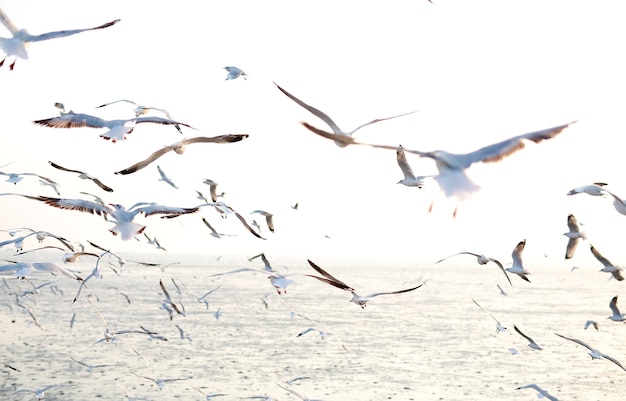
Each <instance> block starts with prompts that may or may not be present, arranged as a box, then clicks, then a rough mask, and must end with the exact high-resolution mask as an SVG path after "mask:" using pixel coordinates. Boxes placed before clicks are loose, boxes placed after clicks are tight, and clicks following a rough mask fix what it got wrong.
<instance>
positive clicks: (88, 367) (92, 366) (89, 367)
mask: <svg viewBox="0 0 626 401" xmlns="http://www.w3.org/2000/svg"><path fill="white" fill-rule="evenodd" d="M70 359H71V360H72V361H74V362H76V363H77V364H79V365H82V366H84V367H85V368H87V373H91V372H93V370H94V369H98V368H106V367H108V366H114V365H90V364H88V363H85V362H82V361H79V360H77V359H74V358H73V357H70Z"/></svg>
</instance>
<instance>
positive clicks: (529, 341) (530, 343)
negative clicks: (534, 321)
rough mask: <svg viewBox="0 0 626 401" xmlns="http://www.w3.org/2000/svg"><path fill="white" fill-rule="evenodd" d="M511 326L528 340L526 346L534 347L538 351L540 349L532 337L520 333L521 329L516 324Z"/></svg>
mask: <svg viewBox="0 0 626 401" xmlns="http://www.w3.org/2000/svg"><path fill="white" fill-rule="evenodd" d="M513 328H514V329H515V331H517V332H518V333H519V335H520V336H522V337H524V338H525V339H527V340H528V346H529V347H530V348H532V349H536V350H539V351H541V350H542V349H543V348H541V347H540V346H539V344H537V343H536V342H535V341H534V340H533V339H532V338H530V337H528V336H527V335H526V334H524V333H522V331H521V330H520V329H518V328H517V326H516V325H513Z"/></svg>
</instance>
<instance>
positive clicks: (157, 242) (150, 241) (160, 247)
mask: <svg viewBox="0 0 626 401" xmlns="http://www.w3.org/2000/svg"><path fill="white" fill-rule="evenodd" d="M143 236H144V237H146V239H147V240H148V244H150V245H154V246H155V247H156V249H160V250H162V251H167V249H165V248H163V247H162V246H161V244H159V241H158V240H157V239H156V237H154V238H152V239H151V238H150V237H148V234H146V232H145V231H144V233H143Z"/></svg>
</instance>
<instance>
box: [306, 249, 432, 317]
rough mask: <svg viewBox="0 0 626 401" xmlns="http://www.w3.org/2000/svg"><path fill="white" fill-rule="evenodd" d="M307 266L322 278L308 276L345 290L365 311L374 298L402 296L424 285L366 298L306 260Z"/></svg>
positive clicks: (376, 293)
mask: <svg viewBox="0 0 626 401" xmlns="http://www.w3.org/2000/svg"><path fill="white" fill-rule="evenodd" d="M307 261H308V262H309V265H311V267H312V268H313V269H314V270H315V271H317V272H318V273H319V274H321V275H322V276H323V277H317V276H310V277H313V278H316V279H318V280H320V281H322V282H324V283H327V284H330V285H332V286H334V287H337V288H339V289H342V290H345V291H349V292H350V293H351V294H352V299H351V300H350V302H354V303H355V304H357V305H359V306H360V307H361V308H363V309H365V306H366V305H367V302H368V301H369V300H370V299H372V298H374V297H377V296H379V295H391V294H402V293H405V292H409V291H413V290H417V289H418V288H420V287H421V286H423V285H424V284H420V285H418V286H415V287H412V288H407V289H404V290H399V291H390V292H375V293H373V294H369V295H366V296H361V295H359V294H357V293H356V291H355V290H354V288H352V287H350V286H349V285H347V284H345V283H344V282H343V281H341V280H338V279H336V278H335V277H333V276H331V275H330V274H329V273H327V272H326V271H325V270H324V269H322V268H321V267H319V266H318V265H316V264H315V263H313V262H312V261H311V260H308V259H307Z"/></svg>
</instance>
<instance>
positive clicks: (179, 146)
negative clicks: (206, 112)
mask: <svg viewBox="0 0 626 401" xmlns="http://www.w3.org/2000/svg"><path fill="white" fill-rule="evenodd" d="M247 137H248V134H228V135H219V136H214V137H204V136H198V137H195V138H189V139H183V140H182V141H178V142H176V143H173V144H171V145H169V146H165V147H163V148H161V149H159V150H157V151H156V152H154V153H152V154H151V155H150V156H148V158H147V159H145V160H142V161H140V162H137V163H135V164H133V165H132V166H130V167H127V168H125V169H123V170H120V171H117V172H116V173H115V174H121V175H126V174H131V173H134V172H137V171H139V170H141V169H142V168H144V167H146V166H148V165H149V164H150V163H152V162H153V161H155V160H156V159H158V158H159V157H161V156H163V155H164V154H166V153H167V152H170V151H172V150H173V151H174V152H175V153H176V154H179V155H182V154H183V153H185V147H186V146H187V145H190V144H192V143H232V142H239V141H241V140H242V139H245V138H247Z"/></svg>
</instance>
